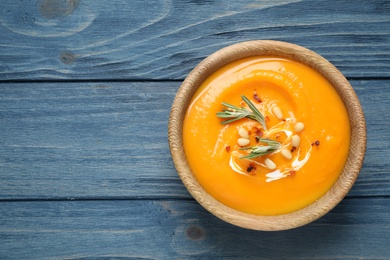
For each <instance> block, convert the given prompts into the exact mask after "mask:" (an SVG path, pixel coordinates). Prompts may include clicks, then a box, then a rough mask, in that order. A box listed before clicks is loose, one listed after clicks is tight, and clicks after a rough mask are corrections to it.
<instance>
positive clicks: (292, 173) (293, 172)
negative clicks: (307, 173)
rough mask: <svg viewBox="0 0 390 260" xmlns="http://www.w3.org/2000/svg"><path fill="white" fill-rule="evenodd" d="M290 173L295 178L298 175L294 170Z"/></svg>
mask: <svg viewBox="0 0 390 260" xmlns="http://www.w3.org/2000/svg"><path fill="white" fill-rule="evenodd" d="M289 173H290V176H291V177H294V176H295V174H296V173H297V172H296V171H294V170H291V171H289Z"/></svg>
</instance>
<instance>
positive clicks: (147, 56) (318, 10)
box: [0, 0, 390, 80]
mask: <svg viewBox="0 0 390 260" xmlns="http://www.w3.org/2000/svg"><path fill="white" fill-rule="evenodd" d="M0 10H1V13H0V25H1V26H0V35H1V38H0V47H1V49H2V52H1V53H0V80H26V79H28V80H37V79H40V80H42V79H72V80H73V79H183V78H184V77H185V75H187V73H188V72H189V71H190V70H191V69H192V68H193V67H194V66H195V65H196V64H197V63H199V61H200V60H202V59H203V58H205V57H206V56H208V55H209V54H211V53H212V52H214V51H216V50H218V49H220V48H222V47H225V46H227V45H229V44H233V43H236V42H240V41H245V40H253V39H274V40H282V41H288V42H292V43H296V44H300V45H302V46H305V47H307V48H310V49H312V50H314V51H316V52H318V53H319V54H321V55H323V56H324V57H325V58H327V59H329V60H330V61H331V62H332V63H334V64H335V65H336V66H337V67H338V68H339V69H340V70H341V71H342V72H343V73H344V74H345V75H346V76H347V77H359V78H360V77H379V78H383V77H389V76H390V74H389V71H390V62H389V57H390V6H389V4H388V3H387V2H386V1H382V0H372V1H364V0H359V1H338V2H337V4H335V3H334V1H310V0H305V1H298V0H282V1H260V2H259V1H247V2H245V3H243V2H242V1H235V0H227V1H224V3H223V4H221V3H220V2H218V1H180V0H172V1H168V0H149V1H143V0H133V1H124V0H110V1H103V0H84V1H47V0H38V1H22V0H12V1H11V0H9V1H1V2H0Z"/></svg>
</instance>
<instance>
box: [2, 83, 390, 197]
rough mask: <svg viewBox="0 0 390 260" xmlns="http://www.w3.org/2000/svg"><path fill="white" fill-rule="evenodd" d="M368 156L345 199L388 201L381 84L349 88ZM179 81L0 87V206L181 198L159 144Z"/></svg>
mask: <svg viewBox="0 0 390 260" xmlns="http://www.w3.org/2000/svg"><path fill="white" fill-rule="evenodd" d="M351 84H352V85H353V86H354V88H355V89H356V92H357V94H358V96H359V97H360V99H361V102H362V105H363V108H364V110H365V115H366V120H367V125H368V149H367V154H366V158H365V162H364V166H363V169H362V171H361V175H360V177H359V179H358V181H357V183H356V185H355V186H354V188H353V189H352V191H351V193H350V194H349V195H350V196H388V195H390V176H389V174H388V169H389V168H390V165H389V160H388V155H389V154H390V145H389V141H388V140H390V133H389V131H388V129H389V128H390V127H389V121H388V120H386V119H385V118H384V115H387V114H389V113H390V109H389V108H390V81H389V80H378V81H373V80H372V81H351ZM179 85H180V83H179V82H139V83H126V82H123V83H110V84H106V83H73V84H68V83H45V84H44V83H18V84H0V101H1V102H0V119H1V120H0V180H1V181H0V199H3V200H4V199H6V200H8V199H52V198H57V199H66V198H69V199H71V198H76V199H77V198H190V196H189V194H188V193H187V191H186V190H185V188H184V186H183V184H182V183H181V181H180V179H179V178H178V176H177V173H176V171H175V168H174V165H173V163H172V160H171V157H170V153H169V148H168V140H167V124H168V123H167V122H168V117H169V110H170V107H171V104H172V101H173V98H174V95H175V93H176V91H177V89H178V87H179Z"/></svg>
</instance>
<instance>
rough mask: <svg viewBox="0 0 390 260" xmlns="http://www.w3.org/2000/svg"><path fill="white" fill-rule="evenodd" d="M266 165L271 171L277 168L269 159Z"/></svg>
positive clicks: (265, 161) (266, 160)
mask: <svg viewBox="0 0 390 260" xmlns="http://www.w3.org/2000/svg"><path fill="white" fill-rule="evenodd" d="M264 163H265V165H266V166H267V168H268V169H270V170H274V169H275V168H276V164H275V163H274V162H273V161H272V160H271V159H269V158H266V159H265V160H264Z"/></svg>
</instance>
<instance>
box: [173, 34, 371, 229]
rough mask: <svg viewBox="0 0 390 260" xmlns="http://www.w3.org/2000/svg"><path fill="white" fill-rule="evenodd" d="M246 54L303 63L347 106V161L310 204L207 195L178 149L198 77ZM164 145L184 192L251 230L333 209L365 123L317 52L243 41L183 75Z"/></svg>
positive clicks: (356, 166)
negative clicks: (272, 206)
mask: <svg viewBox="0 0 390 260" xmlns="http://www.w3.org/2000/svg"><path fill="white" fill-rule="evenodd" d="M250 56H274V57H281V58H287V59H290V60H295V61H298V62H300V63H303V64H306V65H308V66H309V67H311V68H312V69H314V70H316V71H317V72H319V73H320V74H322V75H323V76H324V77H325V78H326V79H327V80H328V81H329V82H330V83H331V84H332V85H333V87H334V88H335V89H336V91H337V92H338V94H339V95H340V97H341V99H342V101H343V102H344V105H345V107H346V109H347V112H348V116H349V120H350V124H351V145H350V148H349V155H348V158H347V162H346V164H345V167H344V169H343V171H342V172H341V175H340V176H339V178H338V180H337V181H336V183H335V184H334V185H333V186H332V188H331V189H330V190H329V191H328V192H327V193H326V194H325V195H323V196H322V197H321V198H320V199H318V200H317V201H316V202H314V203H313V204H311V205H309V206H307V207H305V208H303V209H301V210H298V211H295V212H292V213H289V214H283V215H277V216H258V215H251V214H247V213H243V212H240V211H237V210H235V209H232V208H229V207H227V206H225V205H224V204H222V203H220V202H219V201H217V200H216V199H214V198H213V197H212V196H211V195H209V194H208V193H207V192H206V191H205V190H204V189H203V188H202V186H201V185H200V184H199V182H198V181H197V179H196V178H195V176H194V175H193V173H192V172H191V169H190V167H189V165H188V163H187V160H186V155H185V152H184V149H183V141H182V131H183V119H184V115H185V113H186V110H187V107H188V105H189V102H190V100H191V98H192V96H193V95H194V93H195V91H196V90H197V89H198V87H199V86H200V85H201V83H202V82H203V81H204V80H205V79H206V78H207V77H208V76H210V75H211V74H212V73H213V72H215V71H216V70H217V69H219V68H220V67H222V66H224V65H226V64H228V63H230V62H233V61H235V60H238V59H242V58H246V57H250ZM168 138H169V145H170V151H171V154H172V158H173V162H174V164H175V166H176V169H177V172H178V174H179V176H180V178H181V180H182V181H183V183H184V185H185V186H186V188H187V189H188V191H189V192H190V194H191V195H192V196H193V197H194V198H195V200H196V201H198V203H199V204H201V205H202V206H203V207H204V208H205V209H207V210H208V211H209V212H211V213H212V214H214V215H215V216H217V217H219V218H220V219H222V220H224V221H226V222H228V223H231V224H233V225H237V226H240V227H243V228H248V229H254V230H265V231H272V230H286V229H291V228H295V227H299V226H302V225H305V224H307V223H310V222H312V221H314V220H316V219H318V218H320V217H321V216H323V215H324V214H326V213H327V212H329V211H330V210H331V209H333V208H334V207H335V206H336V205H337V204H338V203H339V202H340V201H341V200H342V199H343V198H344V197H345V196H346V194H347V193H348V192H349V190H350V189H351V188H352V186H353V184H354V182H355V180H356V179H357V177H358V175H359V171H360V169H361V166H362V164H363V159H364V154H365V150H366V124H365V119H364V114H363V110H362V107H361V105H360V102H359V100H358V98H357V96H356V94H355V92H354V90H353V89H352V87H351V85H350V84H349V82H348V81H347V79H346V78H345V77H344V76H343V75H342V74H341V73H340V72H339V71H338V70H337V68H336V67H334V66H333V65H332V64H331V63H330V62H328V61H327V60H326V59H325V58H323V57H322V56H320V55H318V54H316V53H314V52H312V51H310V50H308V49H306V48H303V47H300V46H297V45H294V44H290V43H285V42H279V41H261V40H258V41H248V42H242V43H238V44H234V45H231V46H228V47H226V48H223V49H221V50H219V51H217V52H215V53H214V54H212V55H210V56H209V57H207V58H206V59H205V60H203V61H202V62H201V63H200V64H199V65H198V66H196V67H195V68H194V69H193V70H192V71H191V73H190V74H189V75H188V76H187V78H186V79H185V80H184V82H183V84H182V85H181V87H180V89H179V90H178V92H177V95H176V97H175V99H174V102H173V105H172V109H171V113H170V118H169V126H168Z"/></svg>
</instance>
